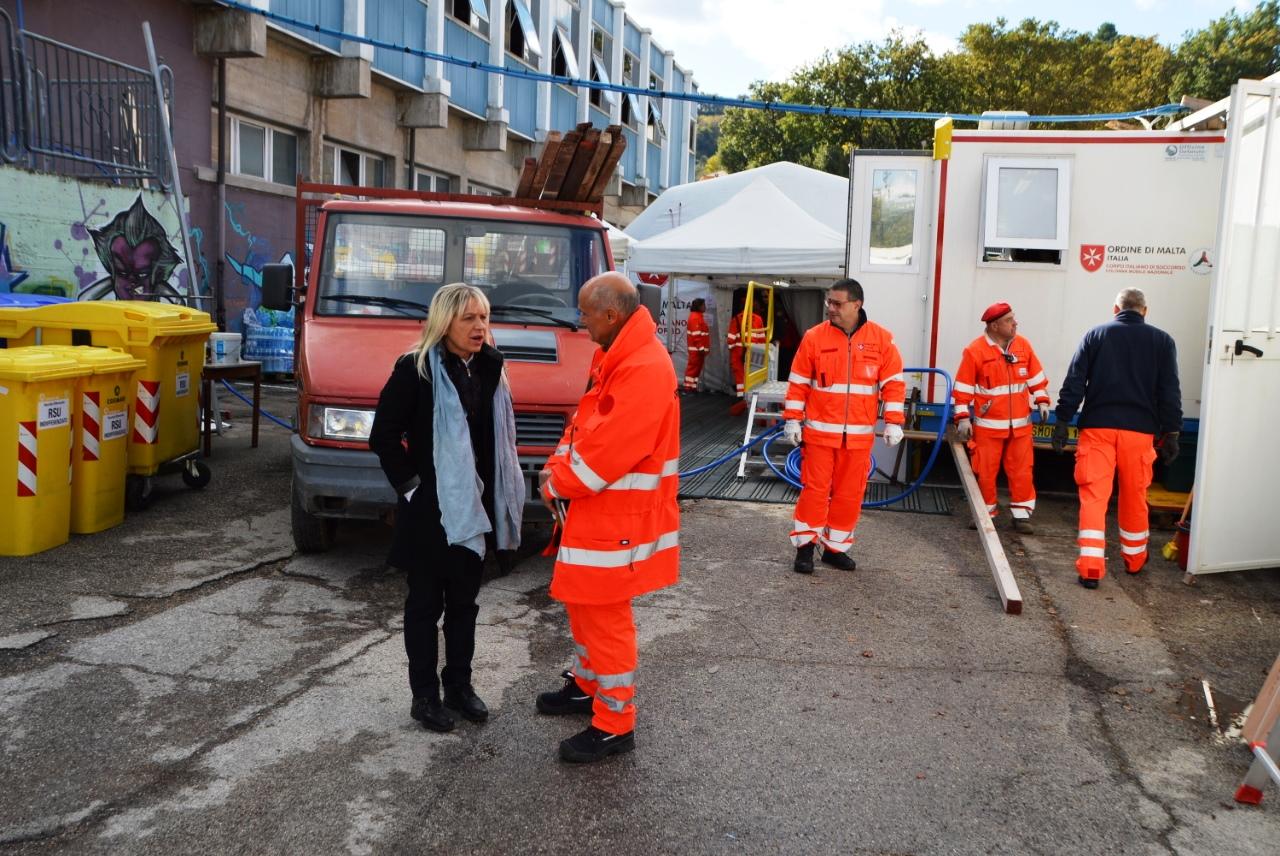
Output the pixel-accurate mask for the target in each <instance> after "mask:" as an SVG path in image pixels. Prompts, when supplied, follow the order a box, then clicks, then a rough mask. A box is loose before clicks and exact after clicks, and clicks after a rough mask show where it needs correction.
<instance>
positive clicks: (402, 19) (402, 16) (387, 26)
mask: <svg viewBox="0 0 1280 856" xmlns="http://www.w3.org/2000/svg"><path fill="white" fill-rule="evenodd" d="M364 31H365V35H367V36H368V37H369V38H371V39H378V40H379V41H383V42H390V43H392V44H397V45H404V46H406V47H410V48H414V49H415V50H422V49H423V48H425V47H426V44H427V7H426V5H425V4H424V3H423V2H422V0H378V2H377V3H368V4H366V5H365V13H364ZM373 67H374V68H376V69H378V70H379V71H382V72H386V73H387V74H389V75H391V76H392V77H398V78H400V79H401V80H403V81H405V82H406V83H408V84H411V85H413V86H422V78H423V77H424V76H425V75H426V60H424V59H423V58H422V57H420V56H415V55H413V54H407V53H405V52H404V51H393V50H389V49H387V48H375V49H374V52H373Z"/></svg>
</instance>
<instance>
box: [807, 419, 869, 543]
mask: <svg viewBox="0 0 1280 856" xmlns="http://www.w3.org/2000/svg"><path fill="white" fill-rule="evenodd" d="M870 458H871V450H870V449H834V448H832V447H830V446H814V445H806V446H805V447H804V462H803V464H801V467H800V480H801V482H802V483H803V485H804V487H803V488H801V490H800V498H799V499H798V500H797V501H796V511H795V518H794V521H793V523H792V531H791V543H792V544H793V545H795V546H796V547H803V546H804V545H805V544H808V543H810V542H812V541H819V542H821V544H822V546H823V547H825V548H826V549H828V550H834V551H835V552H837V553H847V552H848V551H849V550H850V548H852V547H853V542H854V538H853V532H854V530H855V529H856V528H857V526H858V518H859V516H861V514H862V497H863V494H864V493H865V492H866V487H867V465H868V464H869V463H870Z"/></svg>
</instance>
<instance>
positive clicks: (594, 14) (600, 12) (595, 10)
mask: <svg viewBox="0 0 1280 856" xmlns="http://www.w3.org/2000/svg"><path fill="white" fill-rule="evenodd" d="M613 13H614V8H613V5H612V4H610V3H592V4H591V20H593V21H595V22H596V23H597V24H599V25H600V26H601V27H604V31H605V32H606V33H608V34H609V35H613Z"/></svg>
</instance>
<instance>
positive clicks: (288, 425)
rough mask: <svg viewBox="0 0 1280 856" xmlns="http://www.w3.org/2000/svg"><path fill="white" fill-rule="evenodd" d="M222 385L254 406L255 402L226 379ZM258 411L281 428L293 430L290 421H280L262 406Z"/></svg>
mask: <svg viewBox="0 0 1280 856" xmlns="http://www.w3.org/2000/svg"><path fill="white" fill-rule="evenodd" d="M222 385H223V386H225V387H226V388H227V389H228V390H229V391H230V392H231V394H232V395H234V396H235V397H236V398H238V399H240V400H241V401H243V402H244V403H245V404H247V405H249V406H250V407H253V402H252V401H250V400H249V399H247V398H245V397H244V396H243V395H242V394H241V393H240V390H238V389H236V388H235V387H234V386H232V385H231V384H229V383H227V382H226V381H225V380H224V381H223V382H222ZM258 412H259V413H261V414H262V415H263V416H265V417H267V418H268V419H270V420H271V421H272V422H274V423H276V424H277V425H279V426H280V427H281V428H284V429H285V430H286V431H292V430H293V426H292V425H290V424H289V423H288V422H282V421H280V420H279V419H277V418H276V417H274V416H272V415H271V414H270V413H268V412H267V411H265V410H263V409H262V408H261V407H259V408H258Z"/></svg>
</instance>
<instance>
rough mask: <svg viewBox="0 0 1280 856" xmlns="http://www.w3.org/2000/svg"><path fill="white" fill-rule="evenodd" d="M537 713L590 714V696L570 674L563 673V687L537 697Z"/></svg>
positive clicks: (559, 714)
mask: <svg viewBox="0 0 1280 856" xmlns="http://www.w3.org/2000/svg"><path fill="white" fill-rule="evenodd" d="M538 713H545V714H546V715H548V716H563V715H565V714H569V713H591V696H589V695H587V694H586V693H584V692H583V691H582V689H581V688H580V687H579V686H578V680H577V679H576V678H575V677H574V676H573V673H572V672H564V686H563V687H561V688H560V689H558V690H554V691H552V692H548V693H539V695H538Z"/></svg>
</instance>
